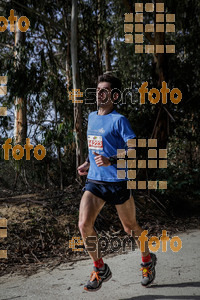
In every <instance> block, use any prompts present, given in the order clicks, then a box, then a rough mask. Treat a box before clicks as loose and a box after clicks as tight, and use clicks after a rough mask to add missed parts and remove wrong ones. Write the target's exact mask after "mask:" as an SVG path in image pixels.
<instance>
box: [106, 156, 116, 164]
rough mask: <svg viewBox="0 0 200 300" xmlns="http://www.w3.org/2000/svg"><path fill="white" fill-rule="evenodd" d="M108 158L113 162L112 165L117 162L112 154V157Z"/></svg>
mask: <svg viewBox="0 0 200 300" xmlns="http://www.w3.org/2000/svg"><path fill="white" fill-rule="evenodd" d="M108 160H109V162H110V163H111V166H112V165H114V164H116V163H117V160H116V158H114V157H112V156H111V157H108Z"/></svg>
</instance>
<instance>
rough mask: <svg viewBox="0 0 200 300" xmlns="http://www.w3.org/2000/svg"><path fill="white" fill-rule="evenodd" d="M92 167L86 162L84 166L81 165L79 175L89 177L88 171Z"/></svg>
mask: <svg viewBox="0 0 200 300" xmlns="http://www.w3.org/2000/svg"><path fill="white" fill-rule="evenodd" d="M89 167H90V163H89V162H87V161H85V162H84V163H83V164H82V165H80V166H79V167H78V168H77V170H78V174H79V175H81V176H83V175H87V174H88V172H87V170H88V169H89Z"/></svg>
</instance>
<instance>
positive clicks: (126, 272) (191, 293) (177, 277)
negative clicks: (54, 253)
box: [0, 230, 200, 300]
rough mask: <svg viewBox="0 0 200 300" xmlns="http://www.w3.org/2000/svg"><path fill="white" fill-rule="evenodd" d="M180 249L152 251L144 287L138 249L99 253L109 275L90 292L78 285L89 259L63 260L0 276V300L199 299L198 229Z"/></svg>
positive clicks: (86, 273)
mask: <svg viewBox="0 0 200 300" xmlns="http://www.w3.org/2000/svg"><path fill="white" fill-rule="evenodd" d="M179 237H180V238H181V240H182V249H181V250H180V251H179V252H177V253H175V252H173V251H172V250H171V249H170V247H169V242H168V248H167V252H162V248H161V247H160V249H159V250H158V251H157V253H156V255H157V258H158V263H157V266H156V279H155V281H154V283H153V285H152V286H151V287H149V288H144V287H142V286H141V284H140V279H141V271H139V269H140V252H139V250H135V251H131V250H130V251H129V252H128V253H126V254H120V255H119V254H116V255H115V256H112V257H109V256H106V257H104V262H106V263H107V264H108V265H109V267H110V269H111V271H112V278H111V279H110V280H109V281H108V282H105V283H104V284H103V285H102V288H101V289H100V290H99V291H97V292H93V293H89V292H86V291H84V289H83V286H84V284H85V283H86V281H87V280H88V279H89V275H90V273H91V271H92V262H91V260H90V259H88V260H82V261H79V262H75V263H74V264H73V265H70V264H69V263H66V264H62V265H60V266H59V267H57V268H56V269H54V270H52V271H49V270H48V269H46V270H43V271H40V272H38V273H37V274H34V275H32V276H30V277H28V278H25V277H22V276H19V275H15V274H12V275H5V276H2V277H0V300H10V299H28V300H36V299H37V300H40V299H41V300H44V299H45V300H46V299H48V300H53V299H59V300H62V299H63V300H64V299H70V300H78V299H118V300H119V299H120V300H122V299H123V300H125V299H126V300H131V299H132V300H144V299H150V300H154V299H156V300H160V299H200V279H199V277H200V254H199V247H200V230H195V231H188V232H186V233H183V234H180V235H179Z"/></svg>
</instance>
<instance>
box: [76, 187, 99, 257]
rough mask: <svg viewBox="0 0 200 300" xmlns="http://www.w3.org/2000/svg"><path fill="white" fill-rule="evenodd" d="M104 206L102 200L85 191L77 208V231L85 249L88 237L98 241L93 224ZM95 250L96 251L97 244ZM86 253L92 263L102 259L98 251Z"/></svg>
mask: <svg viewBox="0 0 200 300" xmlns="http://www.w3.org/2000/svg"><path fill="white" fill-rule="evenodd" d="M104 204H105V201H104V200H102V199H101V198H99V197H96V196H95V195H93V194H92V193H91V192H90V191H85V192H84V194H83V196H82V198H81V202H80V208H79V229H80V232H81V236H82V239H83V242H84V245H85V247H87V245H86V238H87V237H88V236H94V237H96V241H98V238H97V234H96V232H95V231H94V223H95V220H96V218H97V216H98V214H99V212H100V211H101V209H102V208H103V206H104ZM92 243H94V242H92ZM96 249H98V248H97V243H96ZM88 253H89V255H90V257H91V258H92V259H93V261H97V260H99V259H100V258H101V257H102V255H101V252H100V251H88Z"/></svg>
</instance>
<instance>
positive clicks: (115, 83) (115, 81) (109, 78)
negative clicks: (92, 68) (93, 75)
mask: <svg viewBox="0 0 200 300" xmlns="http://www.w3.org/2000/svg"><path fill="white" fill-rule="evenodd" d="M100 82H110V88H111V90H113V89H118V90H120V91H121V87H122V83H121V80H120V79H119V78H117V77H115V76H113V75H112V74H103V75H100V76H99V77H98V82H97V85H98V84H99V83H100Z"/></svg>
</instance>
